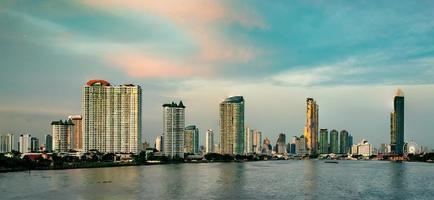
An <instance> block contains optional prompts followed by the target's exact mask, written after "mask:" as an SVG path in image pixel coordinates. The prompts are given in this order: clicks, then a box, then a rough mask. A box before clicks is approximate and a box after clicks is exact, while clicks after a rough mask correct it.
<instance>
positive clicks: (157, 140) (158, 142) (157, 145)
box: [154, 135, 164, 152]
mask: <svg viewBox="0 0 434 200" xmlns="http://www.w3.org/2000/svg"><path fill="white" fill-rule="evenodd" d="M163 146H164V143H163V136H162V135H159V136H157V137H156V138H155V144H154V147H155V149H156V150H157V151H160V152H162V151H163Z"/></svg>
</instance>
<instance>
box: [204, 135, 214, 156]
mask: <svg viewBox="0 0 434 200" xmlns="http://www.w3.org/2000/svg"><path fill="white" fill-rule="evenodd" d="M205 152H206V153H215V152H214V131H213V130H211V129H208V130H207V131H206V136H205Z"/></svg>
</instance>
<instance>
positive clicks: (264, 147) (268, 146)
mask: <svg viewBox="0 0 434 200" xmlns="http://www.w3.org/2000/svg"><path fill="white" fill-rule="evenodd" d="M272 151H273V148H272V146H271V142H270V139H268V137H266V138H265V140H264V143H263V144H262V153H263V154H267V155H271V152H272Z"/></svg>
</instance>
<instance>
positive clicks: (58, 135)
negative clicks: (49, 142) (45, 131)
mask: <svg viewBox="0 0 434 200" xmlns="http://www.w3.org/2000/svg"><path fill="white" fill-rule="evenodd" d="M51 128H52V134H53V146H52V148H53V151H54V152H68V151H69V150H71V149H72V148H71V147H72V142H73V134H74V124H73V123H72V120H71V119H68V120H65V121H62V120H59V121H53V122H51Z"/></svg>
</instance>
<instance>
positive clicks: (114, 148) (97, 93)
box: [53, 80, 142, 153]
mask: <svg viewBox="0 0 434 200" xmlns="http://www.w3.org/2000/svg"><path fill="white" fill-rule="evenodd" d="M53 137H54V135H53ZM141 137H142V89H141V87H140V86H138V85H132V84H123V85H119V86H113V85H110V83H109V82H107V81H105V80H90V81H88V82H87V84H86V85H85V86H84V87H83V141H82V142H83V151H84V152H88V151H89V150H98V151H99V152H103V153H139V151H140V148H141V144H142V140H141Z"/></svg>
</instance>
